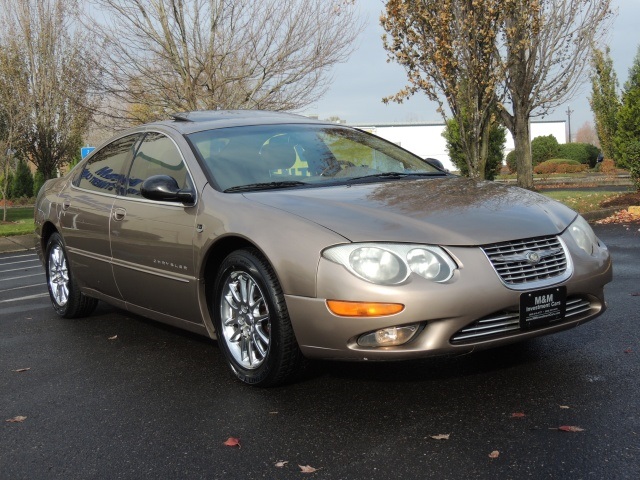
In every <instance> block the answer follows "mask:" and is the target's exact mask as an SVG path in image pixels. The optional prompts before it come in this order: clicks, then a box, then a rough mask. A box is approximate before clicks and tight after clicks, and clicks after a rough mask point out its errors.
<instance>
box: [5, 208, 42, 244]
mask: <svg viewBox="0 0 640 480" xmlns="http://www.w3.org/2000/svg"><path fill="white" fill-rule="evenodd" d="M3 210H4V209H3V208H0V237H8V236H10V235H25V234H28V233H33V229H34V224H33V207H21V208H7V222H6V223H4V222H2V218H3V215H4V211H3Z"/></svg>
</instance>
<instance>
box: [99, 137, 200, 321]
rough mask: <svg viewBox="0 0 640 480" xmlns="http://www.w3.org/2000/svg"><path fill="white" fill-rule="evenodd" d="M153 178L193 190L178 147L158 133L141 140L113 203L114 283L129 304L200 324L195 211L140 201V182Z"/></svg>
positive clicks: (188, 207)
mask: <svg viewBox="0 0 640 480" xmlns="http://www.w3.org/2000/svg"><path fill="white" fill-rule="evenodd" d="M153 175H169V176H171V177H173V178H175V179H176V181H177V182H178V185H179V186H180V187H181V188H191V189H193V181H192V179H191V175H190V173H189V171H188V169H187V167H186V165H185V162H184V159H183V157H182V154H181V153H180V151H179V149H178V147H177V146H176V144H175V143H174V142H173V140H171V138H169V137H168V136H167V135H165V134H163V133H159V132H149V133H147V134H146V135H145V137H144V139H143V140H142V143H141V144H140V147H139V149H138V151H137V153H136V156H135V158H134V159H133V163H132V165H131V169H130V172H129V175H128V182H127V185H126V189H125V192H124V195H123V196H119V197H118V198H117V199H116V200H115V203H114V204H113V217H112V221H111V249H112V254H113V271H114V275H115V279H116V283H117V285H118V287H119V289H120V291H121V292H122V295H123V297H124V299H125V301H126V302H127V303H130V304H132V305H135V306H137V307H141V308H142V309H145V310H152V311H154V312H158V313H161V314H164V315H168V316H170V317H174V318H178V319H182V320H187V321H191V322H194V323H201V315H200V311H199V308H198V302H197V282H196V274H195V267H194V258H193V238H194V235H195V224H196V208H195V206H194V205H183V204H181V203H172V202H160V201H153V200H148V199H145V198H143V197H142V195H141V194H140V187H141V185H142V182H143V181H144V180H146V179H147V178H149V177H150V176H153ZM142 313H144V312H142Z"/></svg>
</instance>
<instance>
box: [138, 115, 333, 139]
mask: <svg viewBox="0 0 640 480" xmlns="http://www.w3.org/2000/svg"><path fill="white" fill-rule="evenodd" d="M170 116H171V120H164V121H161V122H155V123H151V124H147V125H146V126H147V127H148V126H152V125H167V126H171V127H172V128H174V129H176V130H178V131H179V132H181V133H183V134H189V133H194V132H200V131H203V130H212V129H216V128H227V127H236V126H247V125H269V124H271V125H273V124H282V123H302V124H304V123H308V124H327V122H320V121H318V120H315V119H312V118H309V117H305V116H302V115H296V114H293V113H285V112H273V111H268V110H198V111H193V112H182V113H174V114H172V115H170Z"/></svg>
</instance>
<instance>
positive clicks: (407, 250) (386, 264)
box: [322, 243, 456, 285]
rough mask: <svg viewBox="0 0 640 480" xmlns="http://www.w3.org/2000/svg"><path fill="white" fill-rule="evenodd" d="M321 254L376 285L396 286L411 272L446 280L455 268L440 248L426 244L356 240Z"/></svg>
mask: <svg viewBox="0 0 640 480" xmlns="http://www.w3.org/2000/svg"><path fill="white" fill-rule="evenodd" d="M322 256H323V257H324V258H326V259H327V260H331V261H332V262H335V263H339V264H340V265H343V266H344V267H346V268H347V270H349V271H350V272H351V273H353V274H354V275H356V276H357V277H360V278H362V279H363V280H366V281H368V282H371V283H375V284H377V285H397V284H399V283H402V282H404V281H405V280H406V279H407V277H408V276H409V275H410V273H411V272H414V273H416V274H417V275H420V276H421V277H423V278H426V279H427V280H432V281H434V282H446V281H447V280H449V279H450V278H451V276H452V275H453V272H454V270H455V269H456V264H455V263H454V262H453V260H451V258H450V257H449V256H448V255H447V254H446V253H445V252H444V250H442V249H441V248H440V247H434V246H430V245H429V246H428V245H404V244H376V243H360V244H357V243H356V244H349V245H337V246H335V247H330V248H327V249H326V250H325V251H324V252H323V253H322Z"/></svg>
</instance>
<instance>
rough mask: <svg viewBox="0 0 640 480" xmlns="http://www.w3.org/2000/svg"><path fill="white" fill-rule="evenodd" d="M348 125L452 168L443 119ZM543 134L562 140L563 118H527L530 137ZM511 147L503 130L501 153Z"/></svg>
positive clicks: (510, 141) (565, 139)
mask: <svg viewBox="0 0 640 480" xmlns="http://www.w3.org/2000/svg"><path fill="white" fill-rule="evenodd" d="M351 126H352V127H356V128H359V129H361V130H365V131H367V132H370V133H373V134H374V135H378V136H379V137H382V138H384V139H386V140H389V141H390V142H393V143H396V144H398V145H400V146H401V147H402V148H405V149H407V150H409V151H410V152H413V153H415V154H416V155H418V156H419V157H422V158H427V157H429V158H436V159H438V160H440V161H441V162H442V164H443V165H444V167H445V168H447V169H449V170H455V167H454V165H453V164H452V163H451V160H449V152H448V151H447V142H446V141H445V139H444V137H443V136H442V132H443V131H444V127H445V124H444V123H379V124H358V125H351ZM543 135H553V136H554V137H556V139H557V140H558V143H566V141H567V134H566V122H565V121H564V120H557V121H549V122H531V139H532V140H533V139H534V138H536V137H540V136H543ZM513 148H514V145H513V137H512V136H511V133H510V132H509V131H508V130H507V141H506V143H505V149H504V154H505V156H506V155H507V153H509V152H510V151H511V150H513Z"/></svg>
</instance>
